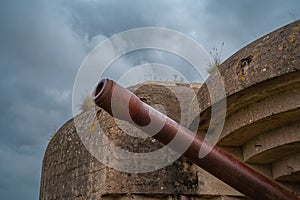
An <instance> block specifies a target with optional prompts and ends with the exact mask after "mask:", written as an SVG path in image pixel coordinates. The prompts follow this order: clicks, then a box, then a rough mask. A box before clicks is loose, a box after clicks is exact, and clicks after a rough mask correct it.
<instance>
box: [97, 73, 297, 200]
mask: <svg viewBox="0 0 300 200" xmlns="http://www.w3.org/2000/svg"><path fill="white" fill-rule="evenodd" d="M94 101H95V103H96V105H98V106H99V107H101V108H103V109H104V110H106V111H107V112H108V113H109V114H110V115H112V116H113V117H116V118H118V119H121V120H126V121H128V122H131V123H132V124H134V125H137V126H139V127H145V126H147V125H148V124H150V122H151V117H153V116H154V117H155V120H156V121H161V122H164V124H163V127H162V129H161V130H160V131H159V132H158V133H156V134H155V135H153V136H152V137H153V138H155V139H157V140H158V141H160V142H161V143H163V144H164V145H167V144H168V143H169V142H170V141H171V140H172V139H173V138H174V137H175V136H176V134H180V135H181V136H180V138H181V139H182V143H188V142H191V145H190V146H189V147H188V149H187V150H186V151H185V152H184V154H183V155H184V156H185V157H187V158H188V159H190V160H191V161H192V162H194V163H195V164H197V165H198V166H199V167H201V168H203V169H204V170H206V171H207V172H209V173H210V174H212V175H214V176H215V177H217V178H218V179H220V180H222V181H223V182H225V183H227V184H228V185H230V186H231V187H233V188H235V189H236V190H238V191H239V192H241V193H242V194H244V195H245V196H247V197H249V198H250V199H255V200H257V199H265V200H268V199H270V200H271V199H272V200H274V199H277V200H279V199H280V200H296V199H299V198H298V197H297V196H296V195H294V194H293V193H291V192H290V191H288V190H287V189H285V188H283V187H282V186H280V185H278V184H277V183H275V182H274V181H273V180H270V179H269V178H267V177H265V176H264V175H262V174H260V173H258V172H257V171H255V170H253V169H252V168H250V167H248V166H247V165H246V164H244V163H243V162H241V161H239V160H237V159H236V158H234V157H232V156H231V155H229V154H227V153H226V152H224V151H223V150H221V149H220V148H218V147H215V146H212V145H211V144H209V143H207V142H205V141H204V139H202V138H201V137H199V136H197V135H196V136H194V134H192V133H191V132H190V130H188V129H187V128H184V127H182V126H181V125H179V124H177V123H176V122H175V121H174V120H172V119H170V118H168V117H167V116H165V115H163V114H161V113H159V112H154V111H153V108H151V107H150V106H149V105H147V104H145V103H144V102H142V101H141V100H140V99H139V98H138V97H137V96H135V95H134V94H133V93H131V92H130V91H129V90H127V89H125V88H123V87H121V86H120V85H118V84H117V83H115V82H113V81H112V80H109V79H104V80H102V81H100V82H99V84H98V85H97V87H96V89H95V91H94ZM150 112H152V113H155V114H154V115H153V114H152V115H151V116H150ZM128 116H129V117H128ZM149 134H150V135H151V134H152V133H149ZM173 148H174V149H173V150H174V151H178V150H179V149H180V146H178V147H176V146H173ZM177 148H178V149H177ZM200 148H201V149H207V150H208V151H209V153H208V154H207V155H206V156H205V157H203V158H200V157H199V154H198V152H199V151H200Z"/></svg>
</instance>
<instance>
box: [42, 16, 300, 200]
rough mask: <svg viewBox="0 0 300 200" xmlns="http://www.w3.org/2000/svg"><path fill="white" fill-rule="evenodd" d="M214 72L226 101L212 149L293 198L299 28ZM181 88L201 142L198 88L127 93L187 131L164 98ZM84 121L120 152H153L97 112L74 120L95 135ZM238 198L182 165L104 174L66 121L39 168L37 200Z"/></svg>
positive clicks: (204, 121)
mask: <svg viewBox="0 0 300 200" xmlns="http://www.w3.org/2000/svg"><path fill="white" fill-rule="evenodd" d="M219 70H220V73H221V75H222V78H223V81H224V83H225V90H226V94H227V116H226V121H225V126H224V129H223V132H222V135H221V138H220V141H219V143H218V145H219V146H221V147H222V148H223V149H224V150H225V151H227V152H229V153H231V154H232V155H234V156H235V157H237V158H238V159H240V160H245V161H246V162H247V161H249V162H251V163H247V164H248V165H249V166H251V167H253V168H255V169H256V170H258V171H260V172H261V173H263V174H265V175H266V176H269V177H271V178H274V179H275V180H276V181H278V183H280V184H282V185H284V186H286V187H287V188H288V189H290V190H291V191H293V192H295V193H297V194H298V195H299V194H300V177H299V153H300V149H299V146H297V145H296V146H294V144H298V143H299V137H298V133H299V126H298V124H299V123H300V120H299V119H300V108H299V102H300V96H299V95H300V94H299V91H300V21H297V22H295V23H292V24H289V25H287V26H285V27H283V28H281V29H278V30H276V31H274V32H272V33H270V34H268V35H266V36H264V37H262V38H261V39H259V40H257V41H255V42H253V43H251V44H250V45H248V46H246V47H244V48H243V49H241V50H240V51H238V52H237V53H236V54H234V55H233V56H232V57H230V58H229V59H228V60H227V61H225V62H224V63H223V64H222V65H221V66H220V68H219ZM214 77H215V76H214V74H212V76H211V77H210V78H209V79H208V82H210V83H212V85H213V84H214V82H215V81H216V80H214ZM170 87H171V88H173V89H170ZM187 87H192V88H193V90H194V91H196V92H197V97H198V99H199V102H200V105H199V107H192V108H190V109H199V110H200V111H201V115H200V116H201V120H200V123H199V129H198V133H199V134H201V135H205V131H206V130H207V127H208V124H209V122H210V106H211V105H210V104H211V103H210V97H209V93H208V90H207V88H206V86H205V85H204V86H202V87H201V88H200V89H199V85H197V84H192V85H191V86H189V85H186V84H180V83H177V84H176V83H168V84H165V86H164V85H156V83H152V84H150V85H149V84H148V85H145V86H142V87H141V86H136V87H132V88H131V89H132V90H136V92H135V93H136V94H137V95H138V96H139V97H140V98H141V99H142V100H143V101H145V102H146V103H149V104H150V105H156V104H161V106H162V107H163V108H164V109H163V110H162V112H164V113H165V114H167V115H168V116H169V117H171V118H173V119H174V120H175V121H177V122H179V123H181V124H187V126H188V125H189V124H188V120H181V116H182V115H185V116H186V118H187V119H190V118H193V117H195V116H192V115H190V114H189V112H186V113H182V110H188V109H186V108H188V106H189V105H188V104H186V105H185V106H187V107H183V108H180V106H179V101H178V99H177V98H176V95H174V94H175V93H174V91H172V90H176V91H178V92H179V93H181V94H185V92H186V89H187ZM182 96H183V97H184V96H185V95H182ZM186 100H187V99H186ZM180 101H181V100H180ZM158 108H159V107H158ZM90 117H92V118H95V119H96V120H95V121H96V122H99V124H100V125H101V126H102V128H104V129H105V130H107V131H106V133H107V137H108V138H109V139H110V141H111V142H113V143H114V144H115V145H118V146H120V147H122V148H123V149H126V150H128V151H132V152H147V151H153V150H156V149H158V148H161V145H160V144H159V143H158V142H157V141H155V140H151V139H141V138H134V137H131V136H128V135H126V134H125V133H124V132H123V131H122V130H121V129H120V128H118V127H117V126H116V125H115V122H114V120H113V119H112V118H111V117H110V116H108V114H107V113H105V112H102V111H100V110H99V112H97V116H91V115H90V113H89V112H85V113H82V114H81V115H79V116H78V118H81V119H82V123H81V127H83V129H84V130H86V133H85V134H90V132H91V129H93V131H94V132H97V129H95V128H93V124H86V123H84V122H85V120H86V119H87V118H90ZM91 120H92V119H90V121H91ZM195 122H196V123H198V122H197V121H196V120H195ZM290 144H292V145H290ZM116 156H117V155H116ZM158 159H165V158H163V157H162V158H158ZM253 163H258V164H253ZM243 198H244V197H243V196H242V195H241V194H239V193H238V192H237V191H235V190H234V189H232V188H230V187H229V186H227V185H226V184H224V183H222V182H221V181H219V180H217V179H216V178H214V177H212V176H211V175H209V174H207V173H206V172H204V171H203V170H202V169H200V168H198V167H197V166H195V165H193V164H192V163H190V162H189V161H187V160H185V159H182V158H181V159H179V160H178V161H176V162H175V163H174V164H173V165H171V166H168V167H166V168H163V169H160V170H158V171H155V172H149V173H145V174H129V173H124V172H119V171H116V170H114V169H111V168H109V167H106V166H104V165H103V164H101V163H100V162H99V161H97V160H96V159H95V158H94V157H93V156H91V154H90V153H89V152H88V151H87V150H86V149H85V147H84V146H83V144H82V142H81V140H80V138H79V136H78V134H77V132H76V129H75V127H74V121H73V120H70V121H69V122H68V123H66V124H65V125H64V126H63V127H62V128H61V129H60V130H59V131H58V132H57V133H56V134H55V136H54V137H53V138H52V140H51V141H50V143H49V145H48V147H47V150H46V152H45V157H44V161H43V169H42V179H41V192H40V199H41V200H51V199H76V200H77V199H78V200H79V199H120V200H121V199H122V200H123V199H228V200H231V199H232V200H233V199H243Z"/></svg>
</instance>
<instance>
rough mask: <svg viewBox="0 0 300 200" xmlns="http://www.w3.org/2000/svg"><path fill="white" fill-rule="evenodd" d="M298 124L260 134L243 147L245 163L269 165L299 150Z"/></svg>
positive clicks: (299, 125)
mask: <svg viewBox="0 0 300 200" xmlns="http://www.w3.org/2000/svg"><path fill="white" fill-rule="evenodd" d="M299 127H300V124H293V125H289V126H285V127H282V128H279V129H275V130H273V131H270V132H268V133H265V134H261V135H259V136H257V137H255V138H254V139H252V140H250V141H249V142H248V143H247V144H245V145H244V147H243V154H244V161H245V162H247V163H271V162H273V161H275V160H279V159H281V158H283V157H285V156H289V155H292V154H294V153H296V152H298V151H299V149H300V134H299V130H300V129H299Z"/></svg>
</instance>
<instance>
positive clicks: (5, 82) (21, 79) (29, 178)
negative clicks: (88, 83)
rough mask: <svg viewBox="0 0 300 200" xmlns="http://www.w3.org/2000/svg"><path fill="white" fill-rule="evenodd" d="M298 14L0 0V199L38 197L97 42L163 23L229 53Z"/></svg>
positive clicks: (176, 4)
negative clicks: (45, 162) (48, 158)
mask: <svg viewBox="0 0 300 200" xmlns="http://www.w3.org/2000/svg"><path fill="white" fill-rule="evenodd" d="M299 17H300V1H299V0H293V1H292V0H281V1H279V0H272V1H271V0H270V1H262V0H257V1H254V0H226V1H225V0H223V1H222V0H219V1H217V0H204V1H202V0H193V1H192V0H190V1H188V0H187V1H183V0H182V1H176V0H157V1H154V0H151V1H150V0H148V1H146V0H140V1H137V0H136V1H129V0H120V1H114V0H99V1H97V0H69V1H63V0H49V1H42V0H26V1H21V0H20V1H17V0H1V1H0V76H1V77H0V94H1V96H0V110H1V115H0V127H1V135H0V177H1V178H0V194H1V199H7V200H17V199H23V200H33V199H38V195H39V182H40V173H41V166H42V158H43V154H44V151H45V149H46V146H47V143H48V142H49V138H50V137H51V135H52V134H53V133H54V132H55V130H57V129H58V128H59V127H60V126H61V125H62V124H63V123H64V122H66V121H67V120H68V119H69V118H71V117H72V99H71V97H72V88H73V83H74V79H75V76H76V73H77V70H78V69H79V66H80V65H81V63H82V61H83V59H84V58H85V56H86V55H87V54H88V53H89V51H90V50H91V49H92V48H93V47H95V45H96V44H98V42H100V41H103V40H104V39H105V38H107V37H109V36H111V35H113V34H116V33H119V32H121V31H125V30H128V29H131V28H138V27H145V26H152V27H164V28H171V29H174V30H177V31H180V32H183V33H185V34H187V35H189V36H191V37H192V38H193V39H195V40H196V41H197V42H199V43H200V44H202V45H203V47H204V48H205V49H206V50H207V51H212V49H213V48H214V47H217V48H219V47H220V46H221V44H222V43H224V47H223V51H222V59H225V58H227V57H229V56H230V55H232V54H233V53H234V52H236V51H237V50H238V49H240V48H241V47H243V46H245V45H246V44H248V43H250V42H252V41H253V40H255V39H257V38H259V37H260V36H262V35H264V34H266V33H268V32H270V31H272V30H275V29H277V28H279V27H281V26H283V25H285V24H287V23H290V22H292V21H294V20H295V19H298V18H299ZM167 56H168V55H167ZM129 57H130V56H129ZM141 57H142V56H141V55H139V54H137V55H135V56H131V57H130V58H131V59H129V60H130V61H132V62H131V63H130V64H131V65H132V66H134V65H135V64H136V63H143V62H144V61H137V60H138V59H140V60H145V59H146V58H145V57H143V58H141ZM150 57H151V56H150ZM171 58H172V57H171ZM147 59H148V58H147ZM158 60H159V59H158ZM168 60H173V59H168ZM175 60H176V58H174V60H173V63H174V62H175ZM178 62H180V61H178ZM178 62H177V61H176V63H178ZM120 70H122V69H121V68H120Z"/></svg>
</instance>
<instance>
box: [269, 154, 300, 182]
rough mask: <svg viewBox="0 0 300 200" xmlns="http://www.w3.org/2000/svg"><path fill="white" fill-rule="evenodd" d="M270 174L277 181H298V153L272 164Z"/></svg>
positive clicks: (299, 179)
mask: <svg viewBox="0 0 300 200" xmlns="http://www.w3.org/2000/svg"><path fill="white" fill-rule="evenodd" d="M299 150H300V149H299ZM272 174H273V178H274V179H275V180H277V181H286V182H295V181H300V152H298V153H295V154H292V155H290V156H287V157H284V158H282V159H280V160H278V161H276V162H274V163H273V164H272Z"/></svg>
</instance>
